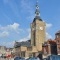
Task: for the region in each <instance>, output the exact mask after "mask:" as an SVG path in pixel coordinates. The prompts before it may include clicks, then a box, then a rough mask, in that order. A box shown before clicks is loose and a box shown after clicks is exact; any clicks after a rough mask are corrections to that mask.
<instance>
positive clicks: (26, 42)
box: [14, 41, 31, 48]
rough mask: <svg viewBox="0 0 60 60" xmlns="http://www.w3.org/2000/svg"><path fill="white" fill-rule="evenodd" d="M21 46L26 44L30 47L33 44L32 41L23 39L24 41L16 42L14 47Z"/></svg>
mask: <svg viewBox="0 0 60 60" xmlns="http://www.w3.org/2000/svg"><path fill="white" fill-rule="evenodd" d="M20 46H26V47H30V46H31V44H30V41H25V42H24V41H23V42H15V45H14V47H15V48H16V47H20Z"/></svg>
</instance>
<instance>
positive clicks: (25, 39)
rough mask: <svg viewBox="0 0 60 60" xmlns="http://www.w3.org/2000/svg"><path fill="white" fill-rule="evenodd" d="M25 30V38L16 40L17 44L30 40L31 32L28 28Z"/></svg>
mask: <svg viewBox="0 0 60 60" xmlns="http://www.w3.org/2000/svg"><path fill="white" fill-rule="evenodd" d="M26 30H27V33H28V35H27V36H26V37H24V38H22V39H20V40H18V41H19V42H21V41H27V40H29V39H31V30H30V28H28V29H26Z"/></svg>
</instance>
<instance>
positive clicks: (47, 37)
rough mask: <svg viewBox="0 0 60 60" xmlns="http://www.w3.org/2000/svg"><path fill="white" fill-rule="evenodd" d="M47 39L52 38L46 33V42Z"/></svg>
mask: <svg viewBox="0 0 60 60" xmlns="http://www.w3.org/2000/svg"><path fill="white" fill-rule="evenodd" d="M48 39H52V36H51V35H50V34H49V33H48V32H46V40H48Z"/></svg>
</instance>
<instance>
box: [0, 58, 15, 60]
mask: <svg viewBox="0 0 60 60" xmlns="http://www.w3.org/2000/svg"><path fill="white" fill-rule="evenodd" d="M0 60H14V59H13V58H11V59H5V58H0Z"/></svg>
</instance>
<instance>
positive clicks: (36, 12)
mask: <svg viewBox="0 0 60 60" xmlns="http://www.w3.org/2000/svg"><path fill="white" fill-rule="evenodd" d="M39 16H40V11H39V6H38V0H37V2H36V11H35V17H39Z"/></svg>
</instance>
